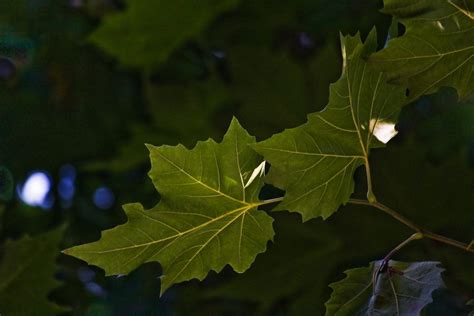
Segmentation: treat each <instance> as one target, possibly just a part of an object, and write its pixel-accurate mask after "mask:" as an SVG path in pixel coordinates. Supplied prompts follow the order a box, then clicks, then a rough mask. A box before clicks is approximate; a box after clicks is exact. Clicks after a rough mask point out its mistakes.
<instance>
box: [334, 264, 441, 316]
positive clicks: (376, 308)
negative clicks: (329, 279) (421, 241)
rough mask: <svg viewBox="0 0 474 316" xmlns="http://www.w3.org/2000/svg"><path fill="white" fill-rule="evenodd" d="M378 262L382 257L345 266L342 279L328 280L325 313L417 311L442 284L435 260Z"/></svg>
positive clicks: (429, 301)
mask: <svg viewBox="0 0 474 316" xmlns="http://www.w3.org/2000/svg"><path fill="white" fill-rule="evenodd" d="M381 264H383V260H380V261H375V262H372V263H371V264H370V266H369V267H365V268H356V269H351V270H347V271H345V274H346V275H347V276H346V278H345V279H343V280H341V281H339V282H335V283H332V284H331V285H330V287H331V288H332V289H333V293H332V295H331V298H330V299H329V301H327V302H326V316H332V315H336V316H343V315H351V316H352V315H418V314H419V313H420V312H421V310H422V309H423V308H424V307H425V306H426V305H428V304H429V303H431V302H432V301H433V299H432V297H431V295H432V293H433V291H434V290H436V289H439V288H442V287H443V286H444V285H443V280H442V278H441V273H442V272H443V269H442V268H440V267H438V264H439V262H428V261H426V262H412V263H406V262H399V261H392V260H390V262H389V263H388V267H387V268H386V269H382V270H380V266H381ZM379 270H380V272H378V271H379ZM374 280H375V282H374Z"/></svg>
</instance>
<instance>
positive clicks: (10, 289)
mask: <svg viewBox="0 0 474 316" xmlns="http://www.w3.org/2000/svg"><path fill="white" fill-rule="evenodd" d="M62 236H63V229H61V228H60V229H56V230H54V231H51V232H48V233H45V234H41V235H38V236H35V237H28V236H26V237H23V238H21V239H19V240H7V241H6V243H5V244H4V245H3V246H2V247H1V249H2V252H1V253H2V258H1V261H0V314H1V315H6V316H7V315H31V316H36V315H38V316H43V315H56V314H58V313H60V312H64V309H63V308H61V307H59V306H58V305H56V304H54V303H52V302H50V301H48V299H47V296H48V294H49V293H50V292H51V291H52V290H53V289H55V288H57V287H58V286H59V285H60V282H59V281H57V280H55V279H54V273H55V271H56V265H55V261H56V258H57V257H58V255H59V249H58V248H59V242H60V241H61V238H62Z"/></svg>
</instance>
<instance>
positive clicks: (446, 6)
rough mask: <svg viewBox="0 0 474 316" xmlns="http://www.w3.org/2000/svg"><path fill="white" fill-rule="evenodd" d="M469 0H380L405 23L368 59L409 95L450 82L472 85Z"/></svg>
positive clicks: (473, 23)
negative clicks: (398, 34)
mask: <svg viewBox="0 0 474 316" xmlns="http://www.w3.org/2000/svg"><path fill="white" fill-rule="evenodd" d="M473 8H474V1H473V0H464V1H462V0H461V1H460V0H385V7H384V9H383V12H384V13H387V14H390V15H393V16H394V17H395V18H396V19H397V20H398V21H400V22H401V23H403V24H404V25H405V27H406V32H405V34H404V35H403V36H401V37H399V38H395V39H393V40H391V41H389V43H388V47H387V48H386V49H384V50H382V51H380V52H378V53H376V54H375V55H373V56H372V57H371V58H370V60H371V62H373V63H374V64H375V65H376V66H377V67H379V68H380V69H382V70H384V71H387V72H388V75H389V78H390V79H391V80H393V81H395V82H398V83H401V84H403V85H405V86H406V87H407V88H408V89H409V90H410V99H412V100H413V99H416V98H418V97H420V96H422V95H424V94H430V93H434V92H436V91H437V90H438V89H439V88H440V87H444V86H448V87H454V88H456V90H457V91H458V94H459V96H460V97H461V98H464V97H466V96H468V95H469V94H471V93H472V92H473V91H474V88H473V87H474V19H473V17H472V15H473V11H472V10H473Z"/></svg>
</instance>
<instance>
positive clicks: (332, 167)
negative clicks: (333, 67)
mask: <svg viewBox="0 0 474 316" xmlns="http://www.w3.org/2000/svg"><path fill="white" fill-rule="evenodd" d="M341 45H342V54H343V58H344V67H343V71H342V75H341V77H340V79H339V80H338V81H337V82H336V83H334V84H332V85H331V86H330V98H329V104H328V105H327V107H326V108H325V109H324V110H323V111H322V112H318V113H313V114H310V115H309V116H308V122H307V123H306V124H304V125H301V126H299V127H296V128H293V129H287V130H285V131H284V132H282V133H280V134H277V135H274V136H273V137H271V138H270V139H268V140H265V141H263V142H259V143H258V144H257V145H255V146H253V147H254V148H255V150H256V151H257V152H258V153H260V154H262V155H263V156H264V157H265V160H267V161H269V162H270V164H271V169H270V174H269V176H268V177H267V181H268V182H269V183H271V184H272V185H274V186H276V187H278V188H280V189H283V190H285V191H286V193H285V199H284V200H283V202H282V203H281V204H280V205H279V206H278V210H289V211H291V212H299V213H301V215H302V216H303V220H308V219H311V218H314V217H318V216H322V217H323V218H327V217H329V216H330V215H331V214H333V213H334V212H335V211H336V210H337V208H338V207H339V206H340V205H341V204H343V203H346V202H347V201H348V199H349V196H350V195H351V194H352V192H353V190H354V181H353V173H354V171H355V169H356V168H357V167H359V166H360V165H362V164H364V163H367V162H368V156H369V152H370V149H371V148H374V147H380V146H382V143H381V142H379V141H378V140H377V138H375V137H374V129H375V128H376V127H377V126H379V125H380V124H382V123H387V124H392V126H393V125H394V123H395V122H396V119H397V117H398V114H399V111H400V109H401V107H402V105H403V103H404V102H405V92H404V88H402V87H400V86H396V85H391V84H387V83H386V77H385V75H384V74H383V73H381V72H379V71H377V70H375V69H374V68H373V66H371V65H369V64H368V63H367V62H366V61H365V58H366V57H367V56H368V55H369V54H370V53H372V52H373V51H375V48H376V46H377V44H376V34H375V31H373V32H371V33H370V35H369V36H368V38H367V40H366V42H365V44H363V43H362V41H361V39H360V36H359V35H356V36H355V37H350V36H347V37H345V38H342V40H341Z"/></svg>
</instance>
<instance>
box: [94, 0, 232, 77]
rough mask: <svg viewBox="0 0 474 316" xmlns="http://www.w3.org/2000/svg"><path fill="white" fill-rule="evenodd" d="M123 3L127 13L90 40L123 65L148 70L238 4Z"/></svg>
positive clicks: (112, 18)
mask: <svg viewBox="0 0 474 316" xmlns="http://www.w3.org/2000/svg"><path fill="white" fill-rule="evenodd" d="M126 2H127V5H128V6H127V8H126V11H124V12H122V13H116V14H113V15H110V16H108V17H106V18H105V19H104V21H103V23H102V25H101V26H100V27H99V28H98V29H97V30H96V31H95V32H94V33H93V34H92V36H91V40H92V41H93V42H94V43H95V44H96V45H98V46H99V47H100V48H102V49H103V50H104V51H106V52H107V53H109V54H111V55H113V56H115V57H116V58H118V60H119V61H120V62H121V63H122V64H124V65H128V66H134V67H143V68H150V67H155V66H157V65H159V64H161V63H162V62H164V61H165V60H166V58H167V57H168V56H169V54H171V53H172V52H173V50H174V49H176V48H177V47H178V46H179V45H182V44H183V42H184V41H186V40H187V39H189V38H190V37H193V36H195V35H197V34H199V33H200V32H201V31H202V30H203V29H204V28H205V27H206V26H207V25H208V23H210V22H211V21H212V20H213V19H214V18H215V16H216V15H218V14H219V13H222V12H225V11H227V10H229V9H232V8H233V7H235V6H236V5H237V4H238V2H239V1H238V0H217V1H215V0H206V1H199V2H190V1H183V0H175V1H167V0H165V1H163V0H160V1H147V0H133V1H126Z"/></svg>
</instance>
